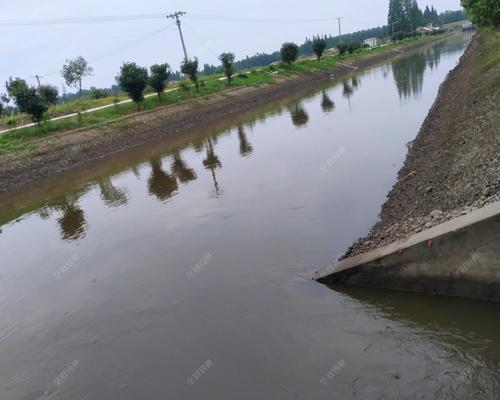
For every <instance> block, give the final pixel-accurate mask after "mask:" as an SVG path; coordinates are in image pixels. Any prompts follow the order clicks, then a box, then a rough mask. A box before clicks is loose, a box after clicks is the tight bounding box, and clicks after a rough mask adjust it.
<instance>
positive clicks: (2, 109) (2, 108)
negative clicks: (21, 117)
mask: <svg viewBox="0 0 500 400" xmlns="http://www.w3.org/2000/svg"><path fill="white" fill-rule="evenodd" d="M4 110H5V106H4V104H3V102H1V101H0V117H1V116H2V115H3V112H4Z"/></svg>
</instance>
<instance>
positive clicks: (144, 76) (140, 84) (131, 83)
mask: <svg viewBox="0 0 500 400" xmlns="http://www.w3.org/2000/svg"><path fill="white" fill-rule="evenodd" d="M148 79H149V77H148V70H147V69H146V68H142V67H139V66H138V65H137V64H136V63H124V64H123V65H122V67H121V70H120V74H119V75H118V76H117V77H116V81H117V83H118V84H119V85H120V87H122V88H123V90H124V91H125V92H127V93H128V95H129V97H130V98H131V99H132V100H133V101H134V102H135V103H136V104H137V110H140V104H141V101H143V100H144V89H145V88H146V85H147V84H148Z"/></svg>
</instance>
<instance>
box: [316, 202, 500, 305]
mask: <svg viewBox="0 0 500 400" xmlns="http://www.w3.org/2000/svg"><path fill="white" fill-rule="evenodd" d="M312 278H313V279H315V280H317V281H319V282H321V283H324V284H326V285H329V286H331V285H335V284H338V283H342V284H346V285H354V286H368V287H377V288H386V289H394V290H405V291H414V292H422V293H429V294H442V295H450V296H460V297H470V298H477V299H486V300H493V301H500V202H497V203H493V204H491V205H489V206H486V207H484V208H482V209H479V210H477V211H474V212H471V213H470V214H467V215H464V216H462V217H460V218H456V219H454V220H451V221H448V222H445V223H443V224H441V225H438V226H436V227H434V228H432V229H429V230H426V231H423V232H421V233H418V234H416V235H414V236H411V237H410V238H408V239H406V240H403V241H399V242H396V243H393V244H391V245H388V246H386V247H382V248H379V249H376V250H373V251H370V252H368V253H365V254H361V255H358V256H355V257H352V258H348V259H345V260H342V261H339V262H335V263H333V264H331V265H330V266H328V267H326V268H325V269H324V270H322V271H319V272H316V273H315V274H314V275H313V277H312Z"/></svg>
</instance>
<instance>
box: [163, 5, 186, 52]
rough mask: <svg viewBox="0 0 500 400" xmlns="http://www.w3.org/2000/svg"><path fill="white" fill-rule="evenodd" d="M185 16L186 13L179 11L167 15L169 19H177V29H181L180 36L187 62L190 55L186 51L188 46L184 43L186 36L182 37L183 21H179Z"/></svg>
mask: <svg viewBox="0 0 500 400" xmlns="http://www.w3.org/2000/svg"><path fill="white" fill-rule="evenodd" d="M183 15H186V13H185V12H184V11H177V12H175V13H173V14H170V15H167V18H169V19H175V21H176V24H177V27H178V28H179V35H180V36H181V43H182V49H183V50H184V60H187V59H188V55H187V51H186V44H185V43H184V36H182V29H181V20H180V19H179V17H182V16H183Z"/></svg>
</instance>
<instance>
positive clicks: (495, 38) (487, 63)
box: [480, 28, 500, 78]
mask: <svg viewBox="0 0 500 400" xmlns="http://www.w3.org/2000/svg"><path fill="white" fill-rule="evenodd" d="M484 34H485V35H486V48H485V52H484V53H483V55H482V57H481V61H480V62H481V69H482V71H483V72H487V71H489V70H490V69H492V68H493V67H495V66H498V65H499V64H500V28H497V29H490V30H488V31H485V32H484ZM497 78H498V77H497Z"/></svg>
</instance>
